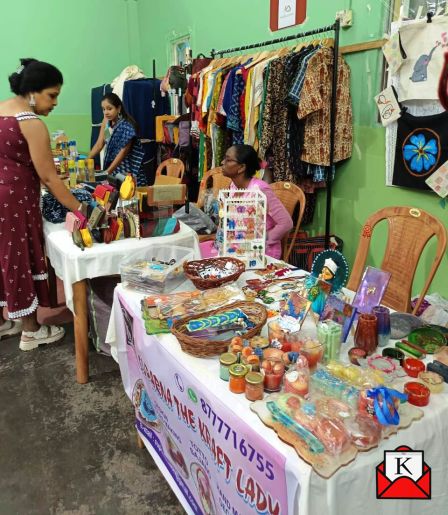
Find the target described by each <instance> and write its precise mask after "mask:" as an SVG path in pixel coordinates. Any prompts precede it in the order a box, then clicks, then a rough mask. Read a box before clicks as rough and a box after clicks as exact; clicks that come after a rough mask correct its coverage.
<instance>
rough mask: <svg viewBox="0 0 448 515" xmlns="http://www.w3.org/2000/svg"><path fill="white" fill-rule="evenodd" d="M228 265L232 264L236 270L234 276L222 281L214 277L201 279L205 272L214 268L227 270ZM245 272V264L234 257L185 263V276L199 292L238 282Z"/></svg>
mask: <svg viewBox="0 0 448 515" xmlns="http://www.w3.org/2000/svg"><path fill="white" fill-rule="evenodd" d="M228 263H232V265H233V267H234V268H235V271H234V273H233V274H230V275H227V276H226V277H222V278H220V279H217V278H214V277H209V278H203V277H201V273H203V272H205V271H206V269H207V268H210V267H213V268H218V269H221V270H225V266H226V265H227V264H228ZM245 270H246V266H245V265H244V263H243V262H242V261H241V260H239V259H236V258H232V257H217V258H208V259H199V260H196V261H187V262H186V263H184V272H185V275H186V276H187V278H188V279H190V281H191V282H192V283H193V284H194V285H195V286H196V288H198V289H199V290H208V289H209V288H217V287H218V286H222V285H223V284H226V283H230V282H233V281H236V280H237V279H238V277H239V276H240V275H241V274H242V273H243V272H244V271H245Z"/></svg>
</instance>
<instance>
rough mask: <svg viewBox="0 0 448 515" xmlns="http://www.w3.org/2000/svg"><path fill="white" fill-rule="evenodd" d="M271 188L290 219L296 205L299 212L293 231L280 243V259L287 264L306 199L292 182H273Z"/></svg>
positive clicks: (292, 216)
mask: <svg viewBox="0 0 448 515" xmlns="http://www.w3.org/2000/svg"><path fill="white" fill-rule="evenodd" d="M271 188H272V189H273V191H274V193H275V194H276V196H277V197H278V199H279V200H280V202H281V203H282V204H283V205H284V206H285V208H286V210H287V211H288V213H289V214H290V216H291V218H292V219H294V214H295V213H296V209H297V205H298V206H299V212H298V214H297V221H296V225H295V228H294V231H291V232H290V233H289V234H288V235H287V236H285V238H283V242H282V246H283V251H282V258H283V261H286V262H287V261H288V259H289V256H290V255H291V251H292V248H293V246H294V242H295V240H296V238H297V234H298V232H299V228H300V224H301V223H302V218H303V213H304V211H305V204H306V197H305V193H303V191H302V190H301V189H300V188H299V187H298V186H297V185H296V184H293V183H292V182H274V183H273V184H271ZM288 242H289V244H288Z"/></svg>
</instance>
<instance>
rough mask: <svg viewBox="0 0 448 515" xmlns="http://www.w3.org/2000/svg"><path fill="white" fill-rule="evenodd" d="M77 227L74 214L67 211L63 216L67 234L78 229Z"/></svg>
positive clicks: (77, 223) (77, 221)
mask: <svg viewBox="0 0 448 515" xmlns="http://www.w3.org/2000/svg"><path fill="white" fill-rule="evenodd" d="M79 226H80V220H79V218H78V217H77V216H76V215H75V213H72V212H71V211H69V212H68V213H67V214H66V216H65V228H66V229H67V231H68V232H71V233H73V232H74V231H76V230H77V229H79Z"/></svg>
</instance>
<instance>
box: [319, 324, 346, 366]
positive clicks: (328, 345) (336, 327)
mask: <svg viewBox="0 0 448 515" xmlns="http://www.w3.org/2000/svg"><path fill="white" fill-rule="evenodd" d="M317 337H318V339H319V342H320V343H321V344H322V345H323V346H324V357H323V361H324V363H328V362H329V361H330V360H333V359H339V353H340V351H341V339H342V326H341V325H340V324H338V323H336V322H334V321H333V320H325V321H323V322H319V323H318V324H317Z"/></svg>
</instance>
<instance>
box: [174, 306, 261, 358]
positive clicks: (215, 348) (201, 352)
mask: <svg viewBox="0 0 448 515" xmlns="http://www.w3.org/2000/svg"><path fill="white" fill-rule="evenodd" d="M235 308H239V309H241V311H244V313H245V314H246V315H247V316H248V317H249V319H250V320H251V321H252V322H254V323H255V327H253V328H252V329H249V330H248V331H247V332H246V333H244V334H242V335H241V337H242V338H244V339H249V338H252V337H253V336H256V335H257V334H259V333H260V331H261V329H262V327H263V326H264V324H265V323H266V320H267V312H266V308H265V307H264V306H263V305H262V304H258V303H257V302H245V301H240V302H234V303H233V304H228V305H227V306H222V307H221V308H219V309H215V310H213V311H207V312H206V313H202V314H201V315H192V316H189V317H185V318H182V319H179V320H176V321H175V322H174V323H173V325H172V327H171V332H172V333H173V334H174V336H175V337H176V338H177V339H178V340H179V343H180V346H181V348H182V350H183V351H184V352H186V353H187V354H191V355H192V356H196V357H198V358H207V357H210V356H219V355H220V354H222V353H223V352H226V351H227V347H228V346H229V343H230V341H231V340H230V339H229V340H224V341H216V340H204V339H201V338H195V337H194V336H190V335H188V334H186V333H185V331H186V329H185V324H187V323H188V322H190V320H196V319H197V318H204V317H207V316H210V315H216V314H218V313H223V312H224V311H229V310H231V309H235Z"/></svg>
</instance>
